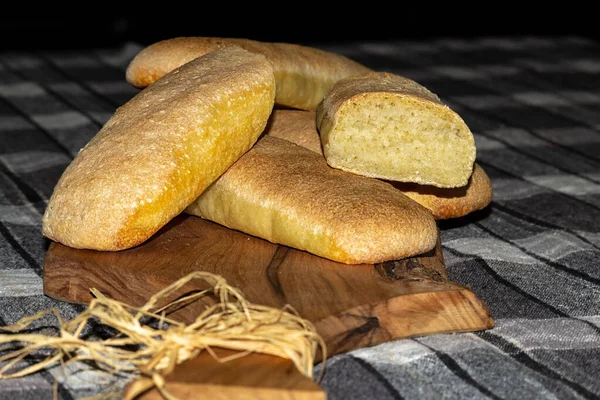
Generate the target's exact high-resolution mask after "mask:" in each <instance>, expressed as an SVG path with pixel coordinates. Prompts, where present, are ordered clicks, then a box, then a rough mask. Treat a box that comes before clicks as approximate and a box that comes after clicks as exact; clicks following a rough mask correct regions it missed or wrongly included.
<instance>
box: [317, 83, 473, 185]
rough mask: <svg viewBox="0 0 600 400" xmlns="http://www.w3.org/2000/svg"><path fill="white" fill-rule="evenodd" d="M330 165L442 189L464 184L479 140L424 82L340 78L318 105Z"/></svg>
mask: <svg viewBox="0 0 600 400" xmlns="http://www.w3.org/2000/svg"><path fill="white" fill-rule="evenodd" d="M317 128H318V131H319V134H320V138H321V144H322V147H323V153H324V155H325V158H326V159H327V162H328V163H329V165H331V166H332V167H335V168H339V169H343V170H346V171H350V172H354V173H357V174H361V175H365V176H370V177H373V178H381V179H386V180H391V181H398V182H414V183H419V184H423V185H433V186H437V187H442V188H451V187H462V186H465V185H466V184H467V182H468V180H469V177H470V176H471V173H472V172H473V163H474V162H475V156H476V154H475V153H476V151H475V141H474V138H473V134H472V133H471V131H470V129H469V127H468V126H467V125H466V124H465V122H464V121H463V119H462V118H461V117H460V116H459V115H458V114H457V113H456V112H454V111H452V110H451V109H450V108H449V107H447V106H446V105H444V104H442V102H441V101H440V100H439V98H438V97H437V96H436V95H435V94H434V93H432V92H430V91H429V90H428V89H426V88H425V87H423V86H421V85H419V84H418V83H417V82H415V81H412V80H410V79H407V78H404V77H402V76H399V75H395V74H391V73H387V72H371V73H366V74H362V75H358V76H352V77H347V78H344V79H341V80H339V81H338V82H336V83H335V84H334V85H333V86H332V88H331V89H330V91H329V92H328V93H327V95H326V96H325V98H324V99H323V101H322V103H321V104H320V105H319V107H318V109H317Z"/></svg>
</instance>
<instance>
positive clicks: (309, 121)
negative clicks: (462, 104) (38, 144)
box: [266, 110, 493, 220]
mask: <svg viewBox="0 0 600 400" xmlns="http://www.w3.org/2000/svg"><path fill="white" fill-rule="evenodd" d="M266 133H267V134H268V135H271V136H275V137H278V138H281V139H285V140H288V141H290V142H293V143H295V144H297V145H299V146H302V147H304V148H306V149H308V150H311V151H313V152H315V153H319V154H323V150H322V148H321V141H320V139H319V133H318V132H317V123H316V116H315V112H314V111H299V110H274V111H273V113H272V114H271V117H270V118H269V122H268V124H267V129H266ZM389 183H391V184H392V185H393V186H394V187H396V189H398V190H400V191H401V192H402V193H403V194H405V195H406V196H408V197H410V198H411V199H413V200H414V201H416V202H417V203H419V204H421V205H422V206H424V207H426V208H427V209H429V210H430V211H431V212H432V214H433V216H434V218H435V219H438V220H441V219H450V218H459V217H463V216H465V215H467V214H470V213H472V212H474V211H477V210H481V209H483V208H485V207H487V206H488V204H490V202H491V201H492V196H493V189H492V185H491V182H490V179H489V177H488V176H487V174H486V173H485V171H484V170H483V168H481V167H480V166H479V165H478V164H477V163H475V165H474V168H473V174H472V175H471V177H470V178H469V182H468V183H467V185H466V186H463V187H460V188H449V189H444V188H438V187H435V186H427V185H419V184H415V183H403V182H389Z"/></svg>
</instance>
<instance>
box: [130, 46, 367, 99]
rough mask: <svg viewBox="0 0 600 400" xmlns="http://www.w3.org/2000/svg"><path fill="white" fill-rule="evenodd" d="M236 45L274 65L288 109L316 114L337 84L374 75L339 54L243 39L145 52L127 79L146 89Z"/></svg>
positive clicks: (280, 95)
mask: <svg viewBox="0 0 600 400" xmlns="http://www.w3.org/2000/svg"><path fill="white" fill-rule="evenodd" d="M234 45H235V46H240V47H242V48H244V49H246V50H248V51H250V52H253V53H257V54H262V55H263V56H265V57H266V58H267V60H269V62H271V64H272V65H273V70H274V73H275V79H276V82H277V85H276V86H277V94H276V97H275V103H277V104H280V105H284V106H287V107H293V108H298V109H303V110H314V109H316V107H317V105H318V104H319V102H320V101H321V100H322V99H323V96H325V93H327V91H328V90H329V88H330V87H331V86H332V85H333V84H334V83H335V82H337V81H338V80H340V79H341V78H344V77H347V76H352V75H356V74H362V73H365V72H368V71H370V69H369V68H367V67H365V66H363V65H361V64H359V63H357V62H355V61H353V60H351V59H349V58H347V57H345V56H342V55H340V54H335V53H331V52H327V51H323V50H320V49H317V48H313V47H309V46H301V45H297V44H292V43H270V42H260V41H256V40H250V39H241V38H218V37H177V38H172V39H167V40H163V41H160V42H157V43H154V44H152V45H150V46H148V47H146V48H144V49H142V51H140V52H139V53H138V54H137V55H136V56H135V57H134V58H133V60H132V61H131V62H130V64H129V65H128V67H127V71H126V79H127V81H128V82H129V83H131V84H132V85H134V86H136V87H140V88H143V87H146V86H148V85H150V84H152V83H153V82H154V81H156V80H157V79H158V78H160V77H161V76H163V75H164V74H166V73H167V72H169V71H171V70H173V69H175V68H177V67H179V66H181V65H183V64H185V63H186V62H189V61H191V60H193V59H194V58H196V57H199V56H201V55H204V54H206V53H208V52H210V51H213V50H215V49H218V48H221V47H225V46H234Z"/></svg>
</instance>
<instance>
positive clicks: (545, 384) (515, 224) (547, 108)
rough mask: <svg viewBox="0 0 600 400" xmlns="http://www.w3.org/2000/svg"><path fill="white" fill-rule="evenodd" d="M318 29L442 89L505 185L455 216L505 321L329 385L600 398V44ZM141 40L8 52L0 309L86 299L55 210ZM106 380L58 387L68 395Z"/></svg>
mask: <svg viewBox="0 0 600 400" xmlns="http://www.w3.org/2000/svg"><path fill="white" fill-rule="evenodd" d="M317 46H320V47H322V48H324V49H326V50H330V51H334V52H339V53H342V54H345V55H347V56H349V57H350V58H353V59H355V60H356V61H359V62H362V63H363V64H365V65H367V66H369V67H372V68H374V69H377V70H385V71H390V72H394V73H398V74H401V75H404V76H406V77H409V78H412V79H414V80H416V81H417V82H419V83H421V84H423V85H424V86H426V87H428V88H429V89H431V90H432V91H433V92H435V93H437V94H438V95H439V96H440V98H441V99H442V100H443V101H445V102H446V103H447V104H449V105H450V106H451V107H452V108H453V109H454V110H456V111H457V112H459V113H460V114H461V116H462V117H463V118H464V119H465V121H466V122H467V124H468V125H469V126H470V127H471V129H472V130H473V132H474V134H475V138H476V143H477V151H478V152H477V162H478V163H479V164H480V165H481V166H482V167H483V168H484V169H485V171H486V172H487V173H488V175H489V176H490V178H491V180H492V184H493V187H494V191H495V193H494V201H493V203H492V205H491V207H490V208H489V210H486V211H484V212H481V213H477V214H474V215H471V216H470V217H467V218H463V219H460V220H455V221H446V222H444V223H440V228H441V239H442V245H443V251H444V257H445V260H446V264H447V271H448V274H449V277H450V278H451V279H452V280H454V281H456V282H459V283H461V284H464V285H468V286H469V287H471V288H472V290H473V291H474V292H475V293H476V294H477V295H478V296H479V297H480V298H481V299H482V300H483V301H484V302H485V303H486V304H487V306H488V307H489V310H490V312H491V314H492V316H493V317H494V318H495V321H496V327H495V328H494V329H491V330H488V331H485V332H478V333H462V334H441V335H432V336H427V337H421V338H415V339H406V340H398V341H394V342H389V343H385V344H382V345H378V346H375V347H371V348H366V349H361V350H357V351H353V352H351V353H347V354H343V355H338V356H335V357H333V358H331V359H330V360H329V362H328V363H327V367H326V371H325V375H324V378H323V380H322V382H321V385H322V387H323V388H324V389H325V390H326V391H327V394H328V398H329V399H344V400H350V399H442V398H447V399H466V398H472V399H486V398H490V399H557V398H558V399H580V398H582V399H594V398H600V113H599V111H600V44H598V43H596V42H594V41H590V40H587V39H584V38H581V37H556V38H549V37H521V38H517V37H494V38H470V39H439V40H434V39H431V40H427V41H400V40H394V41H386V42H383V41H364V42H353V43H343V44H339V45H334V44H327V45H325V44H321V45H317ZM141 48H142V46H140V45H138V44H136V43H125V44H123V46H120V47H118V48H110V49H87V50H74V51H64V50H61V51H36V52H27V51H21V52H3V53H0V325H6V324H10V323H12V322H14V321H16V320H17V319H18V318H20V317H22V316H25V315H31V314H33V313H35V312H37V311H39V310H42V309H46V308H49V307H51V306H55V307H57V308H58V309H59V310H60V312H61V315H62V316H63V317H64V318H66V319H69V318H72V317H73V316H75V315H76V314H77V313H79V312H81V310H82V307H80V306H75V305H71V304H66V303H61V302H58V301H55V300H52V299H50V298H47V297H45V296H44V295H43V292H42V274H43V271H42V262H43V258H44V254H45V251H46V249H47V245H48V243H47V241H46V240H45V239H44V238H43V237H42V235H41V231H40V227H41V215H42V214H43V212H44V209H45V207H46V203H47V200H48V198H49V196H50V194H51V193H52V190H53V187H54V185H55V184H56V182H57V180H58V178H59V177H60V175H61V173H62V171H63V170H64V169H65V167H66V166H67V165H68V163H69V162H70V161H71V159H72V158H73V156H74V155H75V154H77V152H78V150H79V149H80V148H81V147H83V146H84V145H85V144H86V143H87V142H88V141H89V140H90V138H91V137H92V136H93V135H94V134H96V132H97V131H98V130H99V129H100V127H101V126H102V125H103V124H104V123H105V122H106V121H107V120H108V118H109V117H110V116H111V115H112V113H113V112H114V111H115V109H116V108H117V107H118V106H120V105H121V104H123V103H124V102H126V101H127V100H128V99H130V98H131V97H132V96H133V95H134V94H135V93H136V92H137V90H136V89H134V88H132V87H131V86H129V85H128V84H127V82H126V81H125V78H124V70H125V67H126V66H127V64H128V62H129V61H130V60H131V58H132V57H133V56H134V55H135V54H136V53H137V52H138V51H139V50H140V49H141ZM47 322H48V324H50V323H51V320H50V319H48V320H47ZM92 333H96V334H99V333H101V332H92ZM59 372H60V371H59V370H58V369H53V370H47V371H44V372H42V373H37V374H34V375H31V376H28V377H25V378H21V379H16V380H4V381H0V399H46V398H47V399H50V398H52V384H53V382H54V380H55V376H56V375H57V374H58V373H59ZM317 372H319V368H317ZM97 390H98V387H97V386H96V385H95V384H94V383H93V382H87V381H85V380H73V381H71V380H69V381H65V382H62V383H61V384H60V385H59V387H58V392H59V397H60V398H61V399H73V398H78V397H81V396H83V395H90V394H94V393H96V392H97Z"/></svg>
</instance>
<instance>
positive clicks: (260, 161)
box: [186, 135, 437, 264]
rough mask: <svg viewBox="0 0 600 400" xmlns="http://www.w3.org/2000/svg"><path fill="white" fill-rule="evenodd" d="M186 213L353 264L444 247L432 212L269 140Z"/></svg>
mask: <svg viewBox="0 0 600 400" xmlns="http://www.w3.org/2000/svg"><path fill="white" fill-rule="evenodd" d="M186 212H187V213H190V214H193V215H197V216H200V217H202V218H206V219H209V220H212V221H214V222H217V223H219V224H222V225H224V226H227V227H229V228H232V229H236V230H240V231H243V232H245V233H248V234H251V235H254V236H258V237H261V238H263V239H266V240H269V241H271V242H274V243H279V244H283V245H287V246H290V247H294V248H297V249H301V250H306V251H308V252H310V253H313V254H316V255H318V256H321V257H324V258H327V259H330V260H333V261H337V262H341V263H346V264H361V263H368V264H372V263H378V262H384V261H389V260H395V259H401V258H405V257H411V256H414V255H418V254H421V253H424V252H426V251H429V250H430V249H432V248H433V247H434V246H435V243H436V240H437V226H436V223H435V220H434V219H433V216H432V215H431V213H430V212H429V211H428V210H427V209H426V208H424V207H422V206H420V205H419V204H417V203H416V202H414V201H412V200H411V199H409V198H408V197H406V196H404V195H403V194H402V193H400V192H399V191H398V190H396V189H394V187H393V186H392V185H390V184H388V183H385V182H382V181H379V180H376V179H371V178H366V177H362V176H359V175H355V174H351V173H348V172H344V171H341V170H336V169H334V168H330V167H329V166H328V165H327V163H326V162H325V159H324V158H323V157H322V156H320V155H319V154H317V153H315V152H312V151H310V150H308V149H305V148H302V147H300V146H298V145H296V144H294V143H291V142H288V141H286V140H283V139H279V138H276V137H273V136H268V135H267V136H264V137H263V138H261V139H260V140H259V142H258V143H257V144H256V145H255V146H254V147H253V148H252V149H251V150H250V151H248V152H247V153H246V154H244V156H243V157H242V158H240V160H238V161H237V162H236V163H235V164H234V165H232V166H231V168H229V169H228V170H227V172H225V173H224V174H223V175H222V176H221V177H220V178H219V179H218V180H217V181H216V182H215V183H213V184H212V185H211V186H210V187H209V188H208V189H207V190H206V191H205V192H204V193H202V195H201V196H200V197H199V198H198V199H197V200H196V201H195V202H194V203H193V204H192V205H190V206H189V207H188V208H187V209H186Z"/></svg>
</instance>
